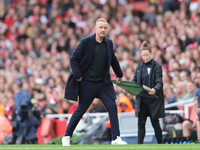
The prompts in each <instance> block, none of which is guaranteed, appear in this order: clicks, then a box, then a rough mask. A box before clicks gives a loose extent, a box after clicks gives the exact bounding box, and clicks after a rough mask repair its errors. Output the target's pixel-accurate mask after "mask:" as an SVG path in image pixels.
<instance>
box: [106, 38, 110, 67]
mask: <svg viewBox="0 0 200 150" xmlns="http://www.w3.org/2000/svg"><path fill="white" fill-rule="evenodd" d="M110 49H111V48H109V41H108V39H107V42H106V52H107V59H106V60H107V66H110V65H109V61H108V59H109V58H111V56H110V51H109V50H110Z"/></svg>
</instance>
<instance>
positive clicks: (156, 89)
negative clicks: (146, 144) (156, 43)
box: [125, 41, 165, 144]
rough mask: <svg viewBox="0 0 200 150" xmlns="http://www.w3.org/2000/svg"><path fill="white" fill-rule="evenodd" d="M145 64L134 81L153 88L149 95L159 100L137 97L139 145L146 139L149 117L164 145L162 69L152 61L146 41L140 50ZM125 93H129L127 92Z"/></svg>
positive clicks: (158, 138)
mask: <svg viewBox="0 0 200 150" xmlns="http://www.w3.org/2000/svg"><path fill="white" fill-rule="evenodd" d="M140 52H141V56H142V59H143V62H141V63H139V64H138V67H137V69H136V71H135V75H134V78H133V81H134V82H136V83H138V84H139V85H141V86H142V85H146V86H148V87H150V88H151V90H150V91H149V92H148V94H149V95H157V96H156V97H157V98H149V97H143V96H136V102H135V115H136V116H137V117H138V144H143V140H144V137H145V123H146V119H147V117H148V116H149V117H150V119H151V123H152V126H153V128H154V131H155V136H156V139H157V142H158V143H162V130H161V127H160V124H159V119H158V118H163V117H164V116H165V112H164V95H163V82H162V67H161V66H160V65H159V64H158V63H157V62H156V61H154V60H153V59H151V49H150V47H149V44H148V43H147V42H146V41H144V42H143V43H142V45H141V48H140ZM125 92H128V91H126V90H125Z"/></svg>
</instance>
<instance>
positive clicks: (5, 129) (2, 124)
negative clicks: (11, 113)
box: [0, 104, 12, 144]
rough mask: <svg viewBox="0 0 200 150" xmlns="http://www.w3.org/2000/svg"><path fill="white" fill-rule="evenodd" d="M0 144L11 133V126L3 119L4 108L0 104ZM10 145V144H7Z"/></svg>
mask: <svg viewBox="0 0 200 150" xmlns="http://www.w3.org/2000/svg"><path fill="white" fill-rule="evenodd" d="M0 129H1V130H0V144H1V142H2V141H3V139H4V138H5V137H6V136H7V135H8V134H11V133H12V125H11V124H10V122H9V120H8V119H7V118H6V117H5V107H4V105H2V104H0ZM7 144H10V143H7Z"/></svg>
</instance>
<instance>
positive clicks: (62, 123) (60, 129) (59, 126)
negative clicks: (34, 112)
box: [54, 119, 68, 137]
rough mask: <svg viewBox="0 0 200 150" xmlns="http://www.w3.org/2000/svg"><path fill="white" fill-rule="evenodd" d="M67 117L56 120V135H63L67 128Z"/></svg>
mask: <svg viewBox="0 0 200 150" xmlns="http://www.w3.org/2000/svg"><path fill="white" fill-rule="evenodd" d="M67 121H68V120H67V119H65V120H55V128H54V129H55V135H56V137H60V136H63V135H64V134H65V131H66V129H67Z"/></svg>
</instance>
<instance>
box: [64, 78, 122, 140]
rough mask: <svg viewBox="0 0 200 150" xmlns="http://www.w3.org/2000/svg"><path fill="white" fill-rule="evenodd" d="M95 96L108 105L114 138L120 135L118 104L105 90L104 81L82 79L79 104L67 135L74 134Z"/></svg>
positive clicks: (68, 127)
mask: <svg viewBox="0 0 200 150" xmlns="http://www.w3.org/2000/svg"><path fill="white" fill-rule="evenodd" d="M94 98H100V100H101V101H102V103H103V104H104V106H105V107H106V109H107V111H108V114H109V117H110V123H111V135H112V140H115V139H116V138H117V136H119V135H120V132H119V122H118V115H117V105H116V102H115V100H113V99H112V98H111V97H110V96H109V95H108V93H107V92H106V90H105V83H104V81H86V80H82V81H81V82H80V83H79V105H78V107H77V109H76V110H75V111H74V113H73V114H72V116H71V119H70V121H69V124H68V126H67V130H66V133H65V136H70V137H71V136H72V134H73V132H74V130H75V128H76V126H77V124H78V122H79V121H80V119H81V117H82V116H83V115H84V113H85V112H86V111H87V109H88V108H89V106H90V105H91V103H92V101H93V100H94Z"/></svg>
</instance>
